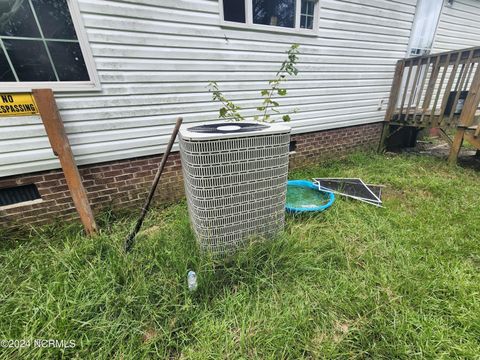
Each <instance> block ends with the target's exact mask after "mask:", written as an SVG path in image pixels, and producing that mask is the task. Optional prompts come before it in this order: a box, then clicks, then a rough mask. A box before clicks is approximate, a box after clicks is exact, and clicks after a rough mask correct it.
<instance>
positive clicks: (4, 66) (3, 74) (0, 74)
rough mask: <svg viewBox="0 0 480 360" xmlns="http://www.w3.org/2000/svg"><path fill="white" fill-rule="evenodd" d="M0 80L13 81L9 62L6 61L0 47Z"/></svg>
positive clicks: (13, 77)
mask: <svg viewBox="0 0 480 360" xmlns="http://www.w3.org/2000/svg"><path fill="white" fill-rule="evenodd" d="M0 81H15V76H14V75H13V71H12V69H10V64H9V63H8V61H7V58H6V56H5V53H4V52H3V49H2V48H1V47H0Z"/></svg>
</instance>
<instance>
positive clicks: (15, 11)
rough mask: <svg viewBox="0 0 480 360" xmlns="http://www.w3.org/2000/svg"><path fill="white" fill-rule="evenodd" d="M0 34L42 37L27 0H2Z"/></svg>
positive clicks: (0, 3) (0, 2)
mask: <svg viewBox="0 0 480 360" xmlns="http://www.w3.org/2000/svg"><path fill="white" fill-rule="evenodd" d="M0 35H4V36H23V37H40V32H39V31H38V27H37V24H36V22H35V18H34V17H33V13H32V9H31V8H30V4H29V3H28V1H27V0H0Z"/></svg>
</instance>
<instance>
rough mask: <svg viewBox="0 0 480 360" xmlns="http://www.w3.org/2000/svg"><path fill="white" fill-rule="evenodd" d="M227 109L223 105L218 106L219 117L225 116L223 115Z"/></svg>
mask: <svg viewBox="0 0 480 360" xmlns="http://www.w3.org/2000/svg"><path fill="white" fill-rule="evenodd" d="M227 111H228V110H227V108H224V107H222V108H220V110H219V115H220V117H222V118H223V117H225V115H227Z"/></svg>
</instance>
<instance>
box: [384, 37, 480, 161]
mask: <svg viewBox="0 0 480 360" xmlns="http://www.w3.org/2000/svg"><path fill="white" fill-rule="evenodd" d="M462 103H463V106H462ZM479 104H480V47H475V48H469V49H463V50H457V51H450V52H445V53H438V54H431V55H425V56H417V57H413V58H408V59H402V60H399V61H398V62H397V66H396V69H395V75H394V79H393V83H392V87H391V90H390V97H389V103H388V108H387V111H386V114H385V121H384V122H385V126H384V130H383V135H382V141H381V144H380V149H383V148H384V146H385V141H386V140H387V139H388V138H389V136H391V135H393V133H392V134H391V133H390V126H391V125H396V126H397V127H398V126H399V125H400V126H411V127H412V126H413V127H416V128H440V129H443V130H446V129H454V130H455V136H454V139H453V141H452V142H451V150H450V156H449V161H450V162H451V163H455V162H456V160H457V156H458V152H459V151H460V148H461V146H462V144H463V141H464V140H466V141H468V142H470V143H471V144H472V145H474V146H475V147H476V148H477V149H480V125H479V124H480V110H479ZM455 109H458V110H457V112H455Z"/></svg>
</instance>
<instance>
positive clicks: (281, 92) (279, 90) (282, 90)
mask: <svg viewBox="0 0 480 360" xmlns="http://www.w3.org/2000/svg"><path fill="white" fill-rule="evenodd" d="M277 92H278V95H280V96H285V95H287V89H278V91H277Z"/></svg>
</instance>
